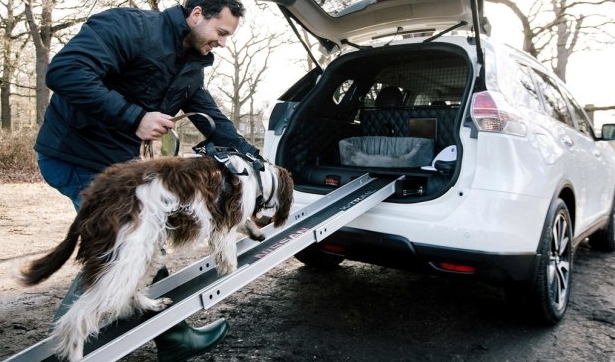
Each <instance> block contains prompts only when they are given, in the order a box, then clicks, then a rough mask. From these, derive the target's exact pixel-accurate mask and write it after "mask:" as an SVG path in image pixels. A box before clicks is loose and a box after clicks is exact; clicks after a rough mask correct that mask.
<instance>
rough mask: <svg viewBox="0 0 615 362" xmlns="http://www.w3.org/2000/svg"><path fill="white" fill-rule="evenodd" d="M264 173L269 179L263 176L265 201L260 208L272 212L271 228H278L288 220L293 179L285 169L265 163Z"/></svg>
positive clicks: (291, 200)
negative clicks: (267, 174) (269, 175)
mask: <svg viewBox="0 0 615 362" xmlns="http://www.w3.org/2000/svg"><path fill="white" fill-rule="evenodd" d="M264 173H269V174H271V177H268V176H264V175H263V197H264V199H265V200H267V201H266V202H265V203H264V204H263V205H262V207H263V209H265V210H266V209H271V210H273V211H274V213H273V216H272V217H271V221H272V222H273V226H275V227H279V226H282V225H284V223H285V222H286V220H287V219H288V215H289V214H290V207H291V206H292V204H293V188H294V183H293V179H292V178H291V176H290V172H288V171H287V170H286V169H284V168H282V167H278V166H274V165H272V164H269V163H265V171H264ZM265 180H267V181H265ZM267 214H268V213H267Z"/></svg>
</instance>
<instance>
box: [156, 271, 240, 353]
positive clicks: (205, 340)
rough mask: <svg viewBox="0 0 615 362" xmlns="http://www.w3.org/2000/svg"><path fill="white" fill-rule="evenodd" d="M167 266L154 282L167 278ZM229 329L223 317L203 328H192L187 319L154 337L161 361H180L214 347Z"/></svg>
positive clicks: (159, 272)
mask: <svg viewBox="0 0 615 362" xmlns="http://www.w3.org/2000/svg"><path fill="white" fill-rule="evenodd" d="M168 275H169V271H168V270H167V268H166V267H162V268H160V269H159V270H158V273H157V274H156V276H155V277H154V280H153V282H154V283H155V282H157V281H159V280H161V279H164V278H166V277H167V276H168ZM228 330H229V324H228V322H227V321H226V320H225V319H223V318H221V319H218V320H217V321H215V322H213V323H211V324H208V325H206V326H204V327H201V328H192V327H190V326H189V325H188V323H186V322H185V321H182V322H179V323H178V324H176V325H174V326H173V327H171V328H169V330H167V331H166V332H164V333H162V334H161V335H159V336H158V337H156V338H154V342H155V343H156V348H157V349H158V361H159V362H180V361H185V360H187V359H188V358H190V357H194V356H197V355H199V354H202V353H205V352H207V351H209V350H211V349H213V348H214V347H215V346H216V345H217V344H218V343H220V341H222V340H223V339H224V337H225V336H226V334H227V333H228Z"/></svg>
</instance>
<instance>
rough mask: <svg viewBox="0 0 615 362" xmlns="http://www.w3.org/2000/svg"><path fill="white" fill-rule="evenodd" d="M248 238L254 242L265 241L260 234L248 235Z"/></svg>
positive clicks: (263, 236)
mask: <svg viewBox="0 0 615 362" xmlns="http://www.w3.org/2000/svg"><path fill="white" fill-rule="evenodd" d="M250 238H251V239H252V240H256V241H263V240H265V239H266V237H265V234H263V233H260V232H259V233H254V234H252V235H250Z"/></svg>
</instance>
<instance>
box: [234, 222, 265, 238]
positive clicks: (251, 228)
mask: <svg viewBox="0 0 615 362" xmlns="http://www.w3.org/2000/svg"><path fill="white" fill-rule="evenodd" d="M239 231H240V232H241V233H243V234H246V235H248V236H249V237H250V239H252V240H256V241H263V240H265V239H266V237H265V234H264V233H263V232H262V230H261V229H260V228H259V227H258V226H257V225H256V224H255V223H254V221H252V220H250V219H248V220H246V221H245V222H244V223H243V224H242V225H241V226H240V228H239Z"/></svg>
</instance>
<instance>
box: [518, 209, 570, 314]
mask: <svg viewBox="0 0 615 362" xmlns="http://www.w3.org/2000/svg"><path fill="white" fill-rule="evenodd" d="M572 238H573V230H572V222H571V218H570V213H569V211H568V207H567V206H566V204H565V203H564V201H563V200H561V199H557V200H556V202H555V203H554V204H553V206H552V208H551V210H550V211H549V215H548V216H547V219H546V221H545V225H544V228H543V232H542V239H541V240H540V249H539V260H538V265H537V267H536V268H535V269H534V273H533V276H532V278H531V279H530V280H529V284H511V285H510V286H509V287H508V288H507V290H506V296H507V299H508V301H509V303H515V304H516V305H515V307H517V308H518V309H519V310H522V311H524V312H529V313H530V315H529V317H530V318H531V320H532V321H534V322H537V323H539V324H542V325H555V324H557V323H558V322H559V321H560V320H561V319H562V318H563V317H564V314H565V313H566V308H567V306H568V299H569V297H570V287H571V272H572V258H573V253H572V251H573V250H572V249H573V239H572Z"/></svg>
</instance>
